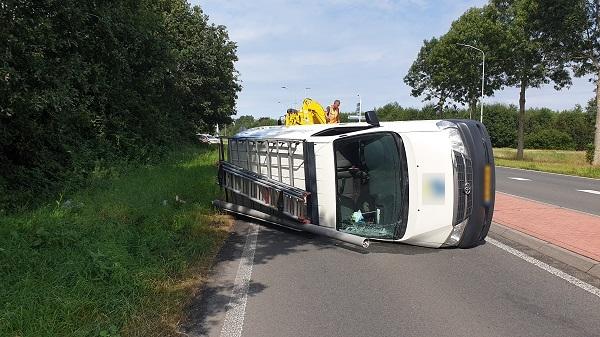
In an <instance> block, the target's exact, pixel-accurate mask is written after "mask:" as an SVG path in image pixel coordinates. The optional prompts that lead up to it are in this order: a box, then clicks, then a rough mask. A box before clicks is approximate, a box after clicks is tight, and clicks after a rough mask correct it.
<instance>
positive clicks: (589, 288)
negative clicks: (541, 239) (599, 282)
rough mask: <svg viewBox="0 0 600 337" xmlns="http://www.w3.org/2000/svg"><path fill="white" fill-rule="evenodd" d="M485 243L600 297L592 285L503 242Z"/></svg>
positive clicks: (597, 290) (490, 240) (599, 290)
mask: <svg viewBox="0 0 600 337" xmlns="http://www.w3.org/2000/svg"><path fill="white" fill-rule="evenodd" d="M485 241H487V242H489V243H491V244H493V245H494V246H496V247H498V248H500V249H502V250H505V251H507V252H509V253H511V254H513V255H515V256H517V257H519V258H521V259H523V260H525V261H527V262H529V263H531V264H533V265H535V266H536V267H538V268H541V269H543V270H545V271H547V272H549V273H550V274H552V275H554V276H557V277H560V278H561V279H563V280H565V281H567V282H569V283H571V284H573V285H575V286H577V287H579V288H581V289H583V290H585V291H587V292H589V293H590V294H592V295H596V296H598V297H600V289H598V288H596V287H594V286H593V285H591V284H588V283H586V282H583V281H581V280H580V279H578V278H575V277H573V276H571V275H569V274H567V273H565V272H563V271H561V270H558V269H556V268H554V267H552V266H550V265H548V264H546V263H544V262H542V261H540V260H538V259H535V258H533V257H531V256H529V255H527V254H525V253H523V252H521V251H518V250H516V249H514V248H512V247H509V246H507V245H505V244H503V243H502V242H499V241H496V240H494V239H492V238H490V237H488V238H486V239H485Z"/></svg>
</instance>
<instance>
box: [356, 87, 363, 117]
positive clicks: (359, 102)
mask: <svg viewBox="0 0 600 337" xmlns="http://www.w3.org/2000/svg"><path fill="white" fill-rule="evenodd" d="M356 96H358V122H359V123H360V115H362V98H361V97H360V94H356Z"/></svg>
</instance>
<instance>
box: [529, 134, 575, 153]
mask: <svg viewBox="0 0 600 337" xmlns="http://www.w3.org/2000/svg"><path fill="white" fill-rule="evenodd" d="M525 147H527V148H528V149H547V150H575V142H573V138H571V136H570V135H568V134H567V133H565V132H562V131H559V130H556V129H541V130H538V131H536V132H534V133H530V134H528V135H526V137H525Z"/></svg>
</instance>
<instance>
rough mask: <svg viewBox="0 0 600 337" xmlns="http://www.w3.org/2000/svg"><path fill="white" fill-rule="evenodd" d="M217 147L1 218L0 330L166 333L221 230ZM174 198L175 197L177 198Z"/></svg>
mask: <svg viewBox="0 0 600 337" xmlns="http://www.w3.org/2000/svg"><path fill="white" fill-rule="evenodd" d="M216 161H217V153H216V151H215V150H214V149H213V150H209V149H206V148H204V149H186V150H182V151H179V152H177V153H176V154H174V155H173V156H171V157H170V158H168V159H167V160H165V162H164V163H162V164H160V165H155V166H148V167H141V168H135V169H133V170H130V171H129V172H127V173H126V174H122V175H121V176H119V177H116V178H110V179H108V178H105V179H97V180H96V181H95V182H94V183H93V184H92V185H93V186H91V187H89V188H87V189H85V190H83V191H80V192H78V193H76V194H74V195H71V196H64V197H62V199H61V200H58V201H56V202H55V203H54V204H53V205H48V206H46V207H42V208H39V209H37V210H34V211H30V212H28V213H20V214H14V215H4V216H3V217H0V284H1V285H2V286H1V287H0V336H23V337H24V336H32V337H33V336H35V337H41V336H170V335H173V336H175V335H177V334H176V332H175V325H176V322H177V321H178V319H179V318H180V316H181V310H182V308H183V305H184V304H185V301H186V299H187V298H189V295H190V293H191V292H192V291H194V289H195V288H196V287H197V285H198V284H199V283H200V282H201V279H202V275H203V274H205V272H206V270H207V268H208V267H209V266H210V263H211V261H212V260H213V258H214V255H215V254H216V252H217V250H218V248H219V247H220V245H221V244H222V242H223V240H224V239H225V237H226V235H227V227H228V225H229V220H228V218H227V217H225V216H222V215H218V214H215V212H214V210H213V209H212V207H211V205H210V202H211V200H212V199H214V198H215V197H216V196H217V195H218V194H219V193H220V192H219V188H218V186H217V185H216V184H215V181H216V180H215V173H216V166H215V163H216ZM176 198H179V199H181V200H184V201H185V203H183V202H178V201H176Z"/></svg>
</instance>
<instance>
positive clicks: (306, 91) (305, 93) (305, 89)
mask: <svg viewBox="0 0 600 337" xmlns="http://www.w3.org/2000/svg"><path fill="white" fill-rule="evenodd" d="M309 90H310V88H304V98H308V91H309Z"/></svg>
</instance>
